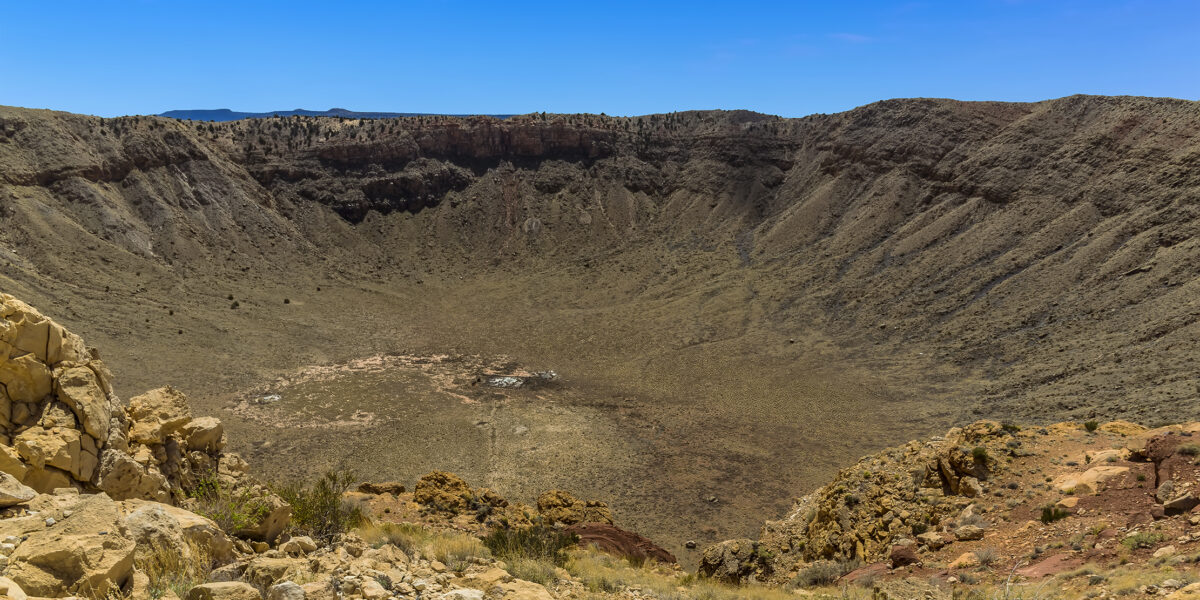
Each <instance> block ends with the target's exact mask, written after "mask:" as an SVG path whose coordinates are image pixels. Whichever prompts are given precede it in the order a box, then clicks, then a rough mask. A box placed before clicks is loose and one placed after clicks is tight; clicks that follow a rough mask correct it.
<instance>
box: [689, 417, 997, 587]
mask: <svg viewBox="0 0 1200 600" xmlns="http://www.w3.org/2000/svg"><path fill="white" fill-rule="evenodd" d="M1011 440H1012V437H1011V431H1010V429H1007V428H1005V427H1002V426H1001V425H1000V424H999V423H996V422H993V421H979V422H976V423H974V424H971V425H969V426H967V427H963V428H954V429H951V430H950V431H949V432H947V433H946V435H945V436H942V437H940V438H935V439H934V440H932V441H929V442H918V441H914V442H909V443H908V444H907V445H905V446H903V447H901V448H895V449H891V450H888V451H886V452H883V453H880V454H877V455H874V456H870V457H867V458H864V459H862V460H861V461H859V462H858V463H857V464H855V465H854V466H851V467H848V468H846V469H843V470H842V471H841V472H839V473H838V475H837V477H836V478H835V479H834V481H833V482H832V483H830V484H829V485H826V486H824V487H822V488H821V489H819V490H817V491H815V492H813V493H811V494H809V495H807V496H804V497H803V498H800V499H799V500H797V501H796V503H795V505H794V506H793V507H792V509H791V511H790V512H789V513H788V515H787V516H786V517H785V518H784V519H782V520H779V521H769V522H767V523H766V524H765V525H764V526H763V529H762V533H761V537H760V539H759V540H758V542H756V543H755V544H754V546H753V548H754V549H756V550H757V552H756V553H754V554H753V557H754V558H755V559H756V560H759V561H760V562H761V563H762V566H760V567H758V572H761V571H762V570H764V569H765V570H767V571H778V572H789V571H792V570H794V567H795V565H796V564H798V563H804V562H809V561H816V560H828V559H840V560H849V559H858V560H863V561H868V562H870V561H878V560H884V559H888V558H889V556H890V553H891V550H892V548H893V547H894V546H895V545H896V542H897V541H901V540H905V539H906V540H909V541H910V542H915V540H916V539H917V538H918V536H920V535H922V534H925V533H926V532H927V531H928V530H931V529H937V528H939V527H940V526H943V525H945V524H946V523H949V522H951V521H952V520H953V519H954V518H957V517H960V516H961V515H962V513H963V509H964V508H965V507H967V506H968V505H970V503H971V499H972V498H974V497H977V496H981V495H982V494H984V493H985V492H986V489H987V488H986V485H987V481H988V480H989V478H990V477H991V476H992V475H993V474H994V473H995V472H996V471H997V470H998V469H1000V468H1001V463H1000V461H999V460H997V457H1000V456H1005V455H1009V454H1011V453H1013V452H1014V451H1016V450H1017V449H1018V448H1019V444H1014V445H1013V446H1009V445H1006V442H1008V441H1011ZM968 527H970V528H972V529H973V530H979V531H978V533H979V534H982V529H980V528H979V527H976V526H973V525H972V526H968ZM975 539H978V538H975ZM737 542H738V543H731V542H722V543H720V544H716V545H714V546H712V547H710V548H708V549H706V550H705V551H704V557H705V558H703V559H702V561H701V564H702V565H705V564H708V565H710V566H708V567H702V569H701V572H702V573H708V572H711V573H714V575H713V576H714V577H718V578H726V579H728V578H729V577H732V574H733V573H734V572H735V571H738V570H740V572H741V573H742V575H741V576H745V574H746V573H747V572H748V571H747V569H750V570H751V571H753V570H754V569H753V568H751V567H748V566H746V565H748V564H751V563H748V562H747V561H749V560H750V557H751V556H752V555H751V551H750V550H747V549H746V548H747V543H746V542H748V541H747V540H738V541H737ZM734 550H737V551H738V552H734ZM751 562H753V561H751ZM735 564H736V565H737V566H738V569H736V570H735V569H733V567H732V566H731V565H735Z"/></svg>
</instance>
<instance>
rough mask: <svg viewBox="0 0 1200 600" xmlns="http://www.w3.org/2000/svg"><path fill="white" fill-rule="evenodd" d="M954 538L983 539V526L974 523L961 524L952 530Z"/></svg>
mask: <svg viewBox="0 0 1200 600" xmlns="http://www.w3.org/2000/svg"><path fill="white" fill-rule="evenodd" d="M954 539H956V540H958V541H960V542H969V541H974V540H982V539H983V528H982V527H978V526H976V525H963V526H962V527H959V528H958V529H955V530H954Z"/></svg>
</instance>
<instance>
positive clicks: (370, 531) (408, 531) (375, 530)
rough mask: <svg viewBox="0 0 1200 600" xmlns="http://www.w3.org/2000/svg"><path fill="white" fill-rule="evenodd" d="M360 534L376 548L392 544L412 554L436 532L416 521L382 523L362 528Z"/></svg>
mask: <svg viewBox="0 0 1200 600" xmlns="http://www.w3.org/2000/svg"><path fill="white" fill-rule="evenodd" d="M359 535H361V536H362V538H363V541H365V542H366V543H368V544H370V545H371V546H372V547H374V548H379V547H380V546H383V545H384V544H392V545H393V546H396V547H397V548H399V549H401V550H403V551H404V553H405V554H407V555H410V556H411V555H412V553H413V552H415V551H417V550H420V549H421V548H424V547H425V544H426V543H427V542H428V541H429V540H430V539H432V538H433V536H434V535H436V534H435V533H434V532H432V531H431V530H429V529H427V528H425V527H422V526H421V525H417V524H415V523H381V524H379V525H372V526H370V527H367V528H364V529H362V530H360V531H359Z"/></svg>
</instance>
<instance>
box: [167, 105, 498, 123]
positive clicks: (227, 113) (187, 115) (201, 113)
mask: <svg viewBox="0 0 1200 600" xmlns="http://www.w3.org/2000/svg"><path fill="white" fill-rule="evenodd" d="M433 115H439V113H399V112H355V111H352V110H347V109H344V108H331V109H329V110H305V109H303V108H294V109H292V110H275V111H271V112H258V113H255V112H239V111H233V110H230V109H228V108H213V109H204V108H200V109H187V110H168V111H167V112H164V113H160V114H159V115H158V116H160V117H170V118H172V119H191V120H193V121H239V120H241V119H266V118H270V117H292V116H302V117H344V118H347V119H392V118H396V117H425V116H433ZM439 116H447V117H470V116H477V115H439ZM483 116H488V117H495V118H497V119H507V118H508V117H511V116H512V115H483Z"/></svg>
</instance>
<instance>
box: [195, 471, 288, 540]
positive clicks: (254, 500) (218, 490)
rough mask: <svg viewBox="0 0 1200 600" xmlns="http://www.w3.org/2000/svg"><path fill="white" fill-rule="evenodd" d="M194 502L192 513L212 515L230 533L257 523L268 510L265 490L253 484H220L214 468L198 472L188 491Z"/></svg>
mask: <svg viewBox="0 0 1200 600" xmlns="http://www.w3.org/2000/svg"><path fill="white" fill-rule="evenodd" d="M188 497H189V498H192V499H193V500H194V501H195V502H196V507H195V510H193V511H192V512H195V513H196V514H198V515H200V516H202V517H207V518H209V519H212V521H213V522H214V523H216V524H217V527H220V528H221V529H222V530H223V531H225V532H227V533H230V534H233V533H236V532H237V531H238V530H240V529H247V528H249V527H253V526H255V525H257V524H258V523H259V522H260V521H262V519H263V517H265V516H267V513H269V512H270V507H269V506H268V505H267V502H266V492H265V491H264V490H255V489H253V488H243V489H240V490H234V489H231V488H228V487H226V486H224V485H222V484H221V479H220V478H219V477H218V476H217V474H216V472H209V473H206V474H204V475H201V476H200V478H199V479H198V480H197V481H196V484H195V485H194V486H193V487H192V489H191V490H189V491H188Z"/></svg>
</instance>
